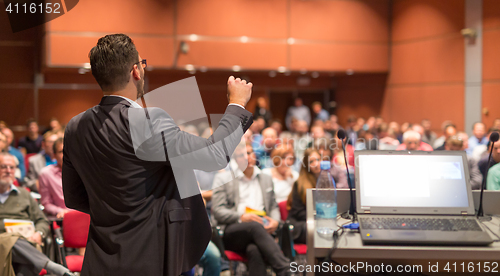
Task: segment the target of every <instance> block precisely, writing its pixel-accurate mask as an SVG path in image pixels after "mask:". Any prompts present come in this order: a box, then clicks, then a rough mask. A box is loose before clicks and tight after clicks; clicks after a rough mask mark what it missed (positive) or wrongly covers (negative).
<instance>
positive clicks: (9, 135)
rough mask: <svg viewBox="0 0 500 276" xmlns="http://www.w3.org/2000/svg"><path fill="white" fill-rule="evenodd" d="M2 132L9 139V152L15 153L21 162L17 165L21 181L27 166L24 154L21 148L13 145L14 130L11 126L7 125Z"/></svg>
mask: <svg viewBox="0 0 500 276" xmlns="http://www.w3.org/2000/svg"><path fill="white" fill-rule="evenodd" d="M1 132H2V133H3V134H4V135H5V138H6V139H7V152H8V153H10V154H12V155H14V156H15V157H16V158H17V161H18V162H19V165H18V166H17V167H18V169H19V174H20V175H19V176H18V175H16V178H18V179H19V180H20V181H21V180H23V179H24V177H25V176H26V166H25V165H24V156H23V154H22V153H21V151H20V150H18V149H16V148H15V147H14V146H12V143H13V141H14V133H13V132H12V130H10V128H7V127H5V128H3V129H2V130H1ZM1 148H2V147H1V146H0V149H1ZM16 174H17V172H16Z"/></svg>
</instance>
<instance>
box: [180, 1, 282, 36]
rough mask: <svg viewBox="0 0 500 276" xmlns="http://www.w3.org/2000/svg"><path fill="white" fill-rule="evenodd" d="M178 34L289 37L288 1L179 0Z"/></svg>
mask: <svg viewBox="0 0 500 276" xmlns="http://www.w3.org/2000/svg"><path fill="white" fill-rule="evenodd" d="M177 16H178V17H177V18H178V21H177V32H178V34H199V35H205V36H222V37H231V36H248V37H259V38H282V39H284V38H286V37H287V33H286V31H287V0H273V1H269V0H252V1H248V0H219V1H211V0H183V1H177Z"/></svg>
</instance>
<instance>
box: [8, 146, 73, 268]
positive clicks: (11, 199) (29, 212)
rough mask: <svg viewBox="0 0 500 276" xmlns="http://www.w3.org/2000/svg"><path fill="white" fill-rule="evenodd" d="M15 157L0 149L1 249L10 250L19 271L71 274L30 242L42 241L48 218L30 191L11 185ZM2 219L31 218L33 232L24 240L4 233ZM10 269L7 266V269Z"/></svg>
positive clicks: (18, 236) (47, 231)
mask: <svg viewBox="0 0 500 276" xmlns="http://www.w3.org/2000/svg"><path fill="white" fill-rule="evenodd" d="M14 158H15V157H14V156H12V155H11V154H9V153H5V152H2V153H0V219H1V221H0V244H2V247H3V248H4V249H7V250H11V251H12V255H11V256H12V258H11V262H12V265H13V268H14V270H15V271H16V273H18V275H38V274H39V273H40V271H41V270H42V269H45V270H47V272H49V273H52V274H55V275H64V276H68V275H73V274H71V273H70V272H69V270H68V269H67V268H65V267H63V266H61V265H59V264H56V263H54V262H52V261H51V260H49V258H48V257H47V256H45V255H44V254H42V253H41V252H40V251H38V250H37V249H36V248H35V247H34V246H33V245H32V244H31V243H33V244H38V245H41V244H42V239H43V237H44V236H45V235H47V234H48V233H49V222H48V221H47V219H46V218H45V216H44V215H43V213H42V211H41V210H40V208H39V207H38V203H37V202H36V201H35V200H34V199H33V198H32V197H31V196H30V194H29V192H28V191H26V190H25V189H23V188H18V187H16V186H14V184H13V181H14V170H15V168H16V162H15V159H14ZM4 219H21V220H29V221H32V222H33V224H34V226H35V232H34V233H33V234H32V235H31V236H29V237H28V238H27V240H26V239H25V238H23V237H21V236H20V235H19V234H12V233H6V229H5V227H4V221H3V220H4ZM2 253H4V252H2ZM2 261H5V260H2ZM6 265H9V266H10V263H9V264H7V263H6V264H4V269H5V266H6ZM10 269H11V268H7V271H8V270H10ZM12 274H13V273H12ZM9 275H10V274H9Z"/></svg>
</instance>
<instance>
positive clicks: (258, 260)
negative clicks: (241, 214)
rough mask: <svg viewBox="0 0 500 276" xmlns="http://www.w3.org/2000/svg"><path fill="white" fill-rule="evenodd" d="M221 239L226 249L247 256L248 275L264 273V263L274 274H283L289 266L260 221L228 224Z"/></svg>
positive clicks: (258, 275)
mask: <svg viewBox="0 0 500 276" xmlns="http://www.w3.org/2000/svg"><path fill="white" fill-rule="evenodd" d="M223 241H224V247H225V248H226V249H227V250H231V251H234V252H237V253H239V254H244V255H246V256H247V258H248V272H249V275H250V276H261V275H266V263H268V264H269V265H270V266H271V267H272V268H273V270H274V271H275V272H276V275H283V274H284V273H285V271H287V270H288V269H289V268H290V263H289V261H288V259H287V258H286V257H285V256H284V255H283V252H281V249H280V248H279V246H278V244H277V243H276V242H275V241H274V238H273V237H272V236H271V235H270V234H269V233H267V232H266V230H265V229H264V227H263V226H262V225H261V224H260V223H257V222H243V223H234V224H230V225H228V226H227V227H226V229H225V231H224V237H223Z"/></svg>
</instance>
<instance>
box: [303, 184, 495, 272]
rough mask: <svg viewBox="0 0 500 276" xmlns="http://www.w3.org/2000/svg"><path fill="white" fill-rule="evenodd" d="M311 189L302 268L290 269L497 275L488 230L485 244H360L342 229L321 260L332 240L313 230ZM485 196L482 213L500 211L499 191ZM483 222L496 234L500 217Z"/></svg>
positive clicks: (342, 209)
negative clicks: (340, 234) (331, 252)
mask: <svg viewBox="0 0 500 276" xmlns="http://www.w3.org/2000/svg"><path fill="white" fill-rule="evenodd" d="M313 190H314V189H309V190H307V193H306V212H307V255H306V259H307V264H306V265H304V264H303V266H302V267H299V266H298V265H297V264H295V267H294V268H293V269H294V270H296V271H297V272H302V271H304V272H306V275H308V276H310V275H315V274H316V275H318V274H320V275H323V274H327V275H328V274H335V273H330V272H344V274H345V272H356V273H361V274H363V273H365V272H366V271H369V272H372V273H375V272H379V273H381V272H393V273H391V275H397V274H398V273H394V272H402V273H401V274H402V275H410V274H411V273H410V272H416V271H417V272H423V273H430V272H433V273H432V275H445V274H446V275H449V274H452V273H457V274H458V273H464V275H465V274H467V275H477V274H485V275H488V274H500V240H499V237H496V236H495V235H494V234H492V233H491V232H490V231H488V233H489V234H490V236H491V238H492V239H493V240H494V241H495V242H494V243H492V244H490V245H489V246H388V245H363V243H362V241H361V237H360V234H359V233H358V232H357V231H351V230H348V229H346V230H345V232H344V234H343V235H342V236H341V237H340V238H339V240H338V246H337V248H336V249H335V250H334V252H333V254H332V255H331V260H332V261H331V262H329V263H323V260H324V258H325V257H326V256H327V255H328V253H329V251H330V250H331V248H332V246H333V240H332V239H327V238H323V237H321V236H319V235H318V234H317V232H316V231H315V221H314V217H315V210H314V204H313ZM343 194H344V195H342V194H341V193H339V194H338V196H339V195H341V196H346V195H348V194H347V193H345V192H344V193H343ZM485 199H488V200H489V201H488V204H485V208H484V211H485V214H493V213H494V214H500V192H496V193H491V192H490V193H488V197H485ZM338 202H345V200H338ZM343 205H344V206H338V208H339V213H341V212H342V211H344V210H347V208H348V207H347V206H345V203H343ZM486 207H488V208H486ZM348 222H349V221H348V220H346V219H339V220H338V222H337V223H338V225H341V224H344V223H348ZM485 225H486V226H487V227H489V228H490V229H491V231H493V232H495V233H496V234H497V235H499V236H500V216H498V215H493V216H492V220H490V221H488V222H485ZM314 265H316V267H314ZM369 266H371V267H369ZM368 269H370V270H368ZM389 269H391V271H389ZM345 270H348V271H345ZM377 270H378V271H377ZM381 270H385V271H381ZM419 270H421V271H419ZM486 271H489V272H486ZM315 272H316V273H315ZM324 272H328V273H324ZM436 272H438V273H436ZM454 275H456V274H454Z"/></svg>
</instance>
